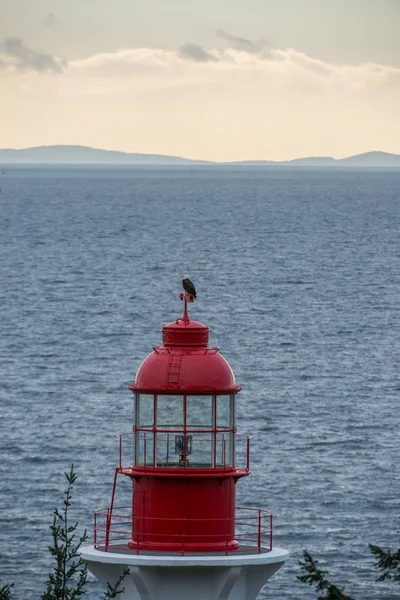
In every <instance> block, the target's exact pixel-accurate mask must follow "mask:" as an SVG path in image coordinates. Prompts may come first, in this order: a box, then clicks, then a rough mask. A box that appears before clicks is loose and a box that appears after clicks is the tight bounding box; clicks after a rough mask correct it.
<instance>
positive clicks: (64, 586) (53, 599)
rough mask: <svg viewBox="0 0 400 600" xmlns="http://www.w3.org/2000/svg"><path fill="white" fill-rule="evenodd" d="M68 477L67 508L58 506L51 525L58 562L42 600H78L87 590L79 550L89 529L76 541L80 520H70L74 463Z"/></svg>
mask: <svg viewBox="0 0 400 600" xmlns="http://www.w3.org/2000/svg"><path fill="white" fill-rule="evenodd" d="M65 478H66V480H67V483H68V485H67V489H66V490H65V491H64V496H65V498H64V502H63V508H62V510H61V512H60V511H59V510H58V509H57V508H55V509H54V518H53V524H52V525H50V529H51V533H52V537H53V544H52V546H49V552H50V554H51V555H52V556H53V558H54V561H55V564H54V568H53V571H52V572H51V573H49V576H48V580H47V589H46V591H45V593H44V594H42V600H78V599H79V598H81V596H83V594H85V592H86V590H85V585H86V581H87V567H86V565H85V563H84V562H83V560H82V558H81V556H80V554H79V552H78V551H79V548H80V547H81V546H82V544H83V543H84V542H85V541H86V540H87V534H86V530H85V532H84V534H83V535H82V536H81V537H80V538H79V539H78V541H77V542H76V541H75V536H76V533H75V532H76V529H77V527H78V523H73V524H70V523H69V520H68V518H69V514H68V510H69V507H70V506H71V497H72V489H73V486H74V483H75V481H76V474H75V471H74V465H72V466H71V470H70V472H69V473H65Z"/></svg>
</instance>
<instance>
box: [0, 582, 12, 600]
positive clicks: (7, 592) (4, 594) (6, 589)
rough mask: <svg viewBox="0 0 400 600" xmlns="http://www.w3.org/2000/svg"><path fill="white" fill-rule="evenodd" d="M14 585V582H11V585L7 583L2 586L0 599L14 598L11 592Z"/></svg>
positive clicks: (9, 599)
mask: <svg viewBox="0 0 400 600" xmlns="http://www.w3.org/2000/svg"><path fill="white" fill-rule="evenodd" d="M12 587H14V584H13V583H11V585H9V584H6V585H3V586H2V587H0V600H13V597H12V594H11V588H12Z"/></svg>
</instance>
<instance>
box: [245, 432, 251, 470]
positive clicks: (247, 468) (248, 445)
mask: <svg viewBox="0 0 400 600" xmlns="http://www.w3.org/2000/svg"><path fill="white" fill-rule="evenodd" d="M246 471H250V438H249V437H247V462H246Z"/></svg>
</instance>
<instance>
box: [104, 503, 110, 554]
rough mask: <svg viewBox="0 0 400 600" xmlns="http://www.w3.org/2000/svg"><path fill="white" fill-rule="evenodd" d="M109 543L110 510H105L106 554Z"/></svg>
mask: <svg viewBox="0 0 400 600" xmlns="http://www.w3.org/2000/svg"><path fill="white" fill-rule="evenodd" d="M109 542H110V509H109V508H107V517H106V547H105V548H104V549H105V551H106V552H108V544H109Z"/></svg>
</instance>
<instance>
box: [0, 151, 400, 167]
mask: <svg viewBox="0 0 400 600" xmlns="http://www.w3.org/2000/svg"><path fill="white" fill-rule="evenodd" d="M1 163H3V164H6V163H7V164H10V163H13V164H70V165H72V164H74V165H79V164H82V165H84V164H85V165H90V164H92V165H97V164H108V165H149V166H151V165H165V166H168V165H169V166H180V165H181V166H183V165H189V166H190V165H226V166H243V167H246V166H260V167H263V166H289V167H399V168H400V155H399V154H390V153H388V152H366V153H365V154H357V155H356V156H349V157H348V158H340V159H335V158H332V157H330V156H311V157H308V158H295V159H293V160H287V161H281V162H278V161H273V160H245V161H236V162H224V163H215V162H211V161H206V160H192V159H189V158H181V157H180V156H166V155H163V154H135V153H133V152H117V151H115V150H100V149H98V148H89V147H88V146H36V147H33V148H24V149H22V150H13V149H4V150H1V149H0V164H1Z"/></svg>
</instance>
